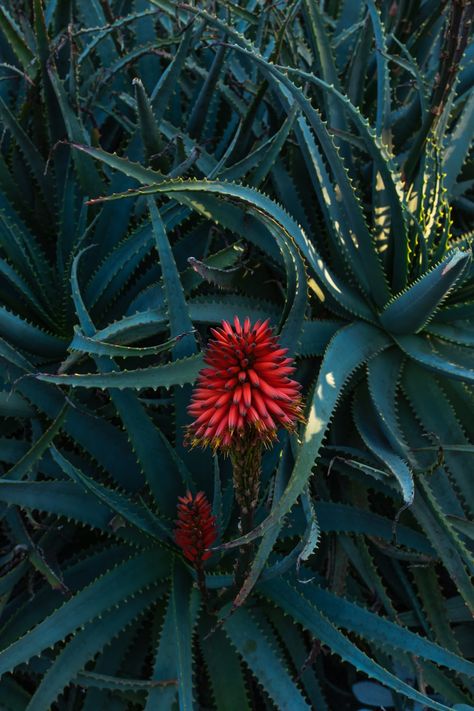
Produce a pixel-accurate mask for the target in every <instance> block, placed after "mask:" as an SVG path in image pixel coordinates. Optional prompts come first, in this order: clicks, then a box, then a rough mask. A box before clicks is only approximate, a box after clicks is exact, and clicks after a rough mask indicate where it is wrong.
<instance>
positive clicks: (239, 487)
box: [231, 437, 262, 588]
mask: <svg viewBox="0 0 474 711" xmlns="http://www.w3.org/2000/svg"><path fill="white" fill-rule="evenodd" d="M231 460H232V467H233V475H234V491H235V498H236V499H237V503H238V504H239V507H240V532H241V534H242V535H245V534H246V533H249V532H250V531H252V530H253V526H254V515H255V511H256V509H257V505H258V497H259V492H260V477H261V469H262V444H261V442H259V441H258V440H256V439H255V438H248V437H246V438H242V440H241V441H240V442H239V443H238V445H237V446H235V447H234V449H233V451H232V454H231ZM254 547H255V546H254V544H248V545H246V546H244V547H242V548H241V549H240V552H239V557H238V559H237V564H236V568H235V583H236V585H237V586H238V587H239V588H240V587H241V586H242V584H243V583H244V581H245V578H246V576H247V573H248V571H249V568H250V565H251V563H252V560H253V554H254Z"/></svg>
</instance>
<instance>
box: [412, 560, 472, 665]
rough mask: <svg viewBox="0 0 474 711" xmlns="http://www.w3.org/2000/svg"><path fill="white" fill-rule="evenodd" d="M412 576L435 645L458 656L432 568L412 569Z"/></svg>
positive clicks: (455, 642) (444, 605)
mask: <svg viewBox="0 0 474 711" xmlns="http://www.w3.org/2000/svg"><path fill="white" fill-rule="evenodd" d="M412 575H413V579H414V581H415V584H416V588H417V592H418V595H419V596H420V598H421V601H422V605H423V612H424V614H425V615H426V618H427V620H428V622H429V624H430V627H431V629H432V630H433V633H434V637H435V639H436V641H437V643H438V644H439V645H442V646H443V647H445V648H446V649H447V650H450V651H451V652H455V653H456V654H458V655H459V654H460V651H459V645H458V643H457V641H456V637H455V636H454V632H453V630H452V629H451V626H450V624H449V619H448V617H447V611H446V603H445V600H444V596H443V592H442V589H441V586H440V584H439V581H438V576H437V574H436V570H435V568H434V566H426V567H421V566H420V567H414V568H413V570H412Z"/></svg>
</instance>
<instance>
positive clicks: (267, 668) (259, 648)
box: [223, 607, 310, 711]
mask: <svg viewBox="0 0 474 711" xmlns="http://www.w3.org/2000/svg"><path fill="white" fill-rule="evenodd" d="M223 629H224V631H225V633H226V635H227V636H228V638H229V640H230V642H231V644H232V645H233V646H234V647H235V649H236V650H237V652H238V653H239V654H240V656H241V657H242V658H243V660H244V661H245V663H246V664H247V665H248V667H249V668H250V670H251V671H252V673H253V674H254V675H255V678H256V679H257V680H258V683H259V684H261V685H262V686H263V688H264V689H265V691H266V692H267V693H268V695H269V696H270V698H271V699H272V700H273V701H274V702H275V704H276V706H277V708H278V709H281V710H282V711H300V710H302V709H305V711H306V710H307V709H309V708H310V707H309V705H308V704H307V702H306V701H305V700H304V698H303V695H302V694H301V691H300V690H299V689H298V687H297V686H296V684H295V683H294V681H293V679H292V678H291V676H290V674H289V673H288V671H287V669H286V667H285V664H284V662H283V660H282V659H281V657H280V655H279V654H278V653H277V651H276V650H275V649H274V648H273V646H272V645H271V643H270V641H269V640H268V639H267V637H266V636H265V634H264V632H263V631H262V630H261V629H260V627H259V625H258V622H257V621H256V620H255V618H254V616H253V615H251V613H250V612H248V611H247V610H245V609H244V608H242V607H240V608H239V609H238V610H236V611H235V613H234V614H233V615H231V617H228V618H227V619H226V621H225V622H224V625H223Z"/></svg>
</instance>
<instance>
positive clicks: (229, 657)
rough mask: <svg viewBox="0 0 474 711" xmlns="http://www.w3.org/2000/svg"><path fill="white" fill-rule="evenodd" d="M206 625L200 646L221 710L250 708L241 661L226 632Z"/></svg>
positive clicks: (215, 701)
mask: <svg viewBox="0 0 474 711" xmlns="http://www.w3.org/2000/svg"><path fill="white" fill-rule="evenodd" d="M209 627H210V628H211V629H212V625H211V624H209V625H208V628H206V627H203V628H202V633H201V635H200V646H201V649H202V653H203V656H204V661H205V663H206V667H207V672H208V674H209V678H210V682H211V688H212V694H213V697H214V703H215V705H216V708H218V709H219V711H236V709H239V711H250V705H249V700H248V695H247V690H246V686H245V681H244V677H243V674H242V667H241V664H240V660H239V658H238V656H237V654H236V652H235V651H234V650H233V648H232V647H231V645H230V644H229V641H228V640H227V637H226V636H225V634H224V632H223V631H222V630H220V629H215V630H213V631H212V633H209Z"/></svg>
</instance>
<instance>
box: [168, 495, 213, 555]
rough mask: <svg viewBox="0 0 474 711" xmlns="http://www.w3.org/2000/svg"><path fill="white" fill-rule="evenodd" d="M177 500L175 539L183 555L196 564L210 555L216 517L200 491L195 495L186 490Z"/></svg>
mask: <svg viewBox="0 0 474 711" xmlns="http://www.w3.org/2000/svg"><path fill="white" fill-rule="evenodd" d="M178 501H179V503H178V520H177V522H176V530H175V541H176V543H177V545H178V546H179V547H180V548H181V550H182V551H183V553H184V555H185V557H186V558H187V559H188V560H189V561H191V563H193V564H194V565H195V566H198V565H200V564H201V563H202V562H203V561H205V560H207V559H208V558H210V557H211V555H212V553H211V552H210V551H209V550H208V549H209V548H210V546H212V544H213V543H214V541H215V540H216V538H217V527H216V519H215V516H213V515H212V512H211V505H210V504H209V501H208V500H207V499H206V495H205V494H204V492H202V491H199V492H198V493H197V494H196V496H193V495H192V494H191V492H190V491H187V492H186V495H185V496H180V497H178Z"/></svg>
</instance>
